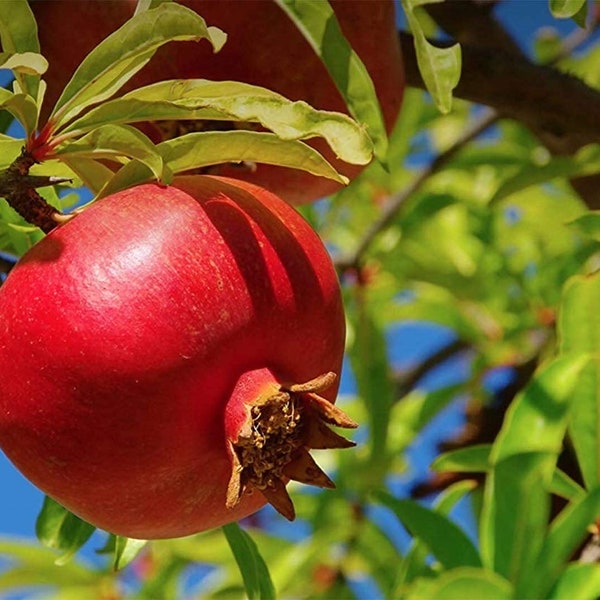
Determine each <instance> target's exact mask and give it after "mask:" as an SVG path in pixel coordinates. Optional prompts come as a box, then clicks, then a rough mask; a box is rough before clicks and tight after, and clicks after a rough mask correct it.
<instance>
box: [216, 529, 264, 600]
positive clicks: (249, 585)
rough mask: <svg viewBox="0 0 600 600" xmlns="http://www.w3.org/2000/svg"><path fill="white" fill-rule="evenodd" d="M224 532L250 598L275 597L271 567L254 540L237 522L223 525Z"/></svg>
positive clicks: (253, 599) (249, 599) (260, 599)
mask: <svg viewBox="0 0 600 600" xmlns="http://www.w3.org/2000/svg"><path fill="white" fill-rule="evenodd" d="M222 529H223V533H224V534H225V537H226V538H227V542H228V543H229V547H230V548H231V551H232V552H233V556H234V558H235V561H236V562H237V564H238V567H239V568H240V573H241V574H242V579H243V580H244V587H245V589H246V595H247V596H248V600H255V599H256V600H270V599H271V598H273V599H274V598H275V588H274V587H273V582H272V581H271V575H270V574H269V569H268V567H267V565H266V563H265V561H264V560H263V558H262V556H261V555H260V552H259V551H258V547H257V546H256V544H255V543H254V540H253V539H252V538H251V537H250V536H249V535H248V534H247V533H246V532H245V531H244V530H243V529H242V528H241V527H240V526H239V525H238V524H237V523H229V524H228V525H223V527H222Z"/></svg>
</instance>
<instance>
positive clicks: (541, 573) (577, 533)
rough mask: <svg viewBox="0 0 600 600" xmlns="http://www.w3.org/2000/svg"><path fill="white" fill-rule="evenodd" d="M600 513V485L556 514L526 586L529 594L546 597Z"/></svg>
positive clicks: (529, 595) (528, 595)
mask: <svg viewBox="0 0 600 600" xmlns="http://www.w3.org/2000/svg"><path fill="white" fill-rule="evenodd" d="M598 517H600V489H598V488H596V489H595V490H594V491H592V492H591V493H590V494H588V495H586V496H585V497H583V498H581V499H580V500H579V501H578V502H574V503H573V504H571V505H569V506H567V507H566V508H565V509H564V510H563V511H562V512H561V513H560V514H559V516H558V517H557V518H556V520H555V521H554V523H553V524H552V527H551V528H550V532H549V534H548V537H547V538H546V540H545V542H544V546H543V549H542V552H541V553H540V556H539V561H538V565H537V567H536V568H535V569H534V570H533V571H532V573H531V575H530V577H529V580H528V581H527V583H526V585H525V586H524V587H523V594H524V595H525V596H527V597H530V598H534V597H537V598H546V597H547V596H548V593H549V591H550V590H551V589H552V587H553V585H554V584H555V583H556V582H557V580H558V578H559V577H560V574H561V573H562V572H563V571H564V569H565V567H566V564H567V563H568V562H569V560H570V559H571V556H572V554H573V552H575V550H576V549H577V548H578V546H579V545H580V544H581V543H582V541H583V540H584V539H585V537H586V536H587V532H588V528H589V526H590V525H591V524H593V523H594V522H595V521H596V520H597V519H598Z"/></svg>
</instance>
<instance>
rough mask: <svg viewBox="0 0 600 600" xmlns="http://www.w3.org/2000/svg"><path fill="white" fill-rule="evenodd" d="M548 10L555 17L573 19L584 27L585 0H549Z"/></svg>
mask: <svg viewBox="0 0 600 600" xmlns="http://www.w3.org/2000/svg"><path fill="white" fill-rule="evenodd" d="M549 6H550V12H552V16H553V17H554V18H556V19H573V20H574V21H575V22H576V23H577V25H579V26H580V27H585V24H586V23H585V22H586V17H587V3H586V0H549Z"/></svg>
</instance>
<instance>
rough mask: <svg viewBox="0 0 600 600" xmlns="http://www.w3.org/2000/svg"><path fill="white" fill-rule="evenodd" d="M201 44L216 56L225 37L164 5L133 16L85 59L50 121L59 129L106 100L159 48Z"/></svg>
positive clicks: (194, 16)
mask: <svg viewBox="0 0 600 600" xmlns="http://www.w3.org/2000/svg"><path fill="white" fill-rule="evenodd" d="M202 39H207V40H209V41H210V42H211V43H212V44H213V47H214V48H215V50H218V49H219V48H220V47H221V46H222V45H223V43H224V41H225V36H224V34H223V33H222V32H221V31H220V30H218V29H215V28H209V27H207V26H206V23H205V22H204V19H202V17H200V16H199V15H198V14H196V13H195V12H194V11H192V10H190V9H188V8H185V7H184V6H181V5H179V4H176V3H171V2H167V3H163V4H161V5H160V6H158V7H157V8H154V9H152V10H147V11H144V12H142V13H139V14H138V15H136V16H134V17H133V18H131V19H130V20H129V21H127V22H126V23H125V24H124V25H123V26H122V27H121V28H120V29H118V30H117V31H115V32H114V33H113V34H111V35H110V36H109V37H108V38H106V39H105V40H104V41H102V42H101V43H100V44H99V45H98V46H97V47H96V48H95V49H94V50H93V51H92V52H91V53H90V54H89V55H88V56H87V57H86V58H85V60H84V61H83V62H82V63H81V65H80V66H79V68H78V69H77V71H76V72H75V74H74V75H73V77H72V78H71V80H70V81H69V83H68V84H67V85H66V87H65V89H64V90H63V93H62V95H61V96H60V98H59V99H58V102H57V103H56V106H55V107H54V110H53V112H52V115H51V120H53V121H54V123H55V126H56V127H57V128H60V127H61V126H62V125H64V124H66V123H67V122H68V121H69V120H70V119H72V118H73V117H75V116H76V115H77V114H79V113H80V112H81V111H83V110H84V109H85V108H87V107H88V106H90V105H92V104H96V103H98V102H101V101H102V100H105V99H107V98H110V97H111V96H112V95H113V94H114V93H116V92H117V91H118V90H119V89H120V88H121V87H122V86H123V85H124V84H125V83H126V82H127V81H128V80H129V79H131V77H133V75H135V73H137V72H138V71H139V70H140V69H141V68H142V67H143V66H144V65H145V64H146V63H147V62H148V61H149V60H150V59H151V58H152V56H153V54H154V53H155V52H156V50H157V49H158V48H159V47H160V46H161V45H163V44H165V43H167V42H169V41H186V40H187V41H190V40H194V41H199V40H202Z"/></svg>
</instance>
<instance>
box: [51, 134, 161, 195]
mask: <svg viewBox="0 0 600 600" xmlns="http://www.w3.org/2000/svg"><path fill="white" fill-rule="evenodd" d="M63 156H67V157H69V158H71V159H72V158H73V157H76V156H77V157H84V158H93V159H99V158H115V157H117V158H118V157H127V158H134V159H136V160H137V161H139V162H140V163H141V164H142V165H144V166H145V167H147V168H148V169H149V170H150V172H151V173H152V175H153V176H154V177H156V178H157V179H159V180H162V179H163V176H164V174H165V172H164V165H163V160H162V157H161V155H160V153H159V151H158V150H157V148H156V146H154V144H153V143H152V142H151V141H150V140H149V139H148V138H147V137H146V136H145V135H144V134H143V133H141V132H140V131H138V130H137V129H135V128H134V127H130V126H128V125H102V126H101V127H98V128H97V129H94V130H92V131H90V133H88V134H87V135H84V136H83V137H82V138H80V139H78V140H75V141H69V142H68V143H65V144H63V145H62V146H61V147H59V148H58V149H57V150H56V151H55V152H54V154H53V157H54V158H61V157H63ZM167 183H168V182H167Z"/></svg>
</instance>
